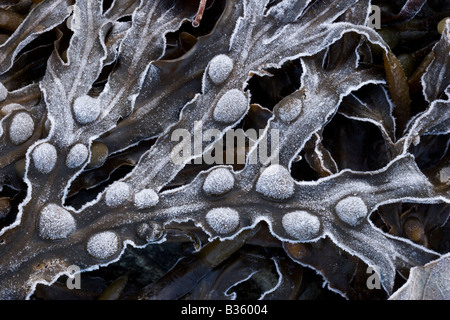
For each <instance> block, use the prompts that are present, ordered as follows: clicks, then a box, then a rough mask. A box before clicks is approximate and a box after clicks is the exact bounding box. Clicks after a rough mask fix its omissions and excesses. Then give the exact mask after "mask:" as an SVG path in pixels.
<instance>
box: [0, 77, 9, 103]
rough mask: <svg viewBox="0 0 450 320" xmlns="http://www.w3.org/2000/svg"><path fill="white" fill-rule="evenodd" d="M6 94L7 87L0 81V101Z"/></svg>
mask: <svg viewBox="0 0 450 320" xmlns="http://www.w3.org/2000/svg"><path fill="white" fill-rule="evenodd" d="M7 95H8V89H6V87H5V86H4V85H3V83H1V82H0V101H3V100H5V99H6V97H7Z"/></svg>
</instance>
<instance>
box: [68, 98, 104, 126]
mask: <svg viewBox="0 0 450 320" xmlns="http://www.w3.org/2000/svg"><path fill="white" fill-rule="evenodd" d="M100 111H101V110H100V103H99V101H98V100H97V99H94V98H92V97H90V96H88V95H84V96H81V97H79V98H77V99H76V100H75V102H74V104H73V113H74V115H75V120H76V121H77V122H78V123H79V124H89V123H91V122H94V121H95V120H96V119H97V118H98V116H99V115H100Z"/></svg>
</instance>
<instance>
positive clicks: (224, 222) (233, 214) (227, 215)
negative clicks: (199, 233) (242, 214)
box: [206, 208, 240, 234]
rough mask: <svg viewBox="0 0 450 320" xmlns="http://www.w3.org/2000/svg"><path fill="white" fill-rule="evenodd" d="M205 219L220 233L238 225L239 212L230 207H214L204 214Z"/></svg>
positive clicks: (231, 230)
mask: <svg viewBox="0 0 450 320" xmlns="http://www.w3.org/2000/svg"><path fill="white" fill-rule="evenodd" d="M206 221H207V222H208V224H209V225H210V226H211V228H213V230H214V231H216V232H217V233H221V234H226V233H230V232H233V231H234V230H236V229H237V228H238V227H239V221H240V218H239V213H238V212H237V211H236V210H234V209H231V208H215V209H212V210H210V211H209V212H208V213H207V214H206Z"/></svg>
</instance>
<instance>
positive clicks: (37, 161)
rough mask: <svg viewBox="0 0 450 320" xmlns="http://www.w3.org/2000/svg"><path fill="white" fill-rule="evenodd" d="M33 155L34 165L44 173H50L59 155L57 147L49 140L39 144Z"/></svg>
mask: <svg viewBox="0 0 450 320" xmlns="http://www.w3.org/2000/svg"><path fill="white" fill-rule="evenodd" d="M32 156H33V161H34V166H35V167H36V169H37V170H38V171H39V172H40V173H43V174H47V173H50V171H52V170H53V168H54V167H55V164H56V160H57V157H58V155H57V152H56V148H55V147H54V146H53V145H51V144H50V143H48V142H45V143H43V144H40V145H38V146H37V147H36V148H35V149H34V151H33V155H32Z"/></svg>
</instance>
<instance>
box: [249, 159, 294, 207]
mask: <svg viewBox="0 0 450 320" xmlns="http://www.w3.org/2000/svg"><path fill="white" fill-rule="evenodd" d="M294 190H295V182H294V179H293V178H292V177H291V174H290V173H289V171H288V170H287V169H286V168H285V167H283V166H281V165H279V164H274V165H271V166H269V167H268V168H267V169H265V170H264V171H263V173H262V174H261V176H260V177H259V179H258V181H257V182H256V191H257V192H259V193H260V194H262V195H264V196H266V197H268V198H272V199H276V200H285V199H288V198H290V197H291V196H292V195H293V194H294Z"/></svg>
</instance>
